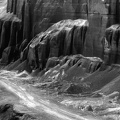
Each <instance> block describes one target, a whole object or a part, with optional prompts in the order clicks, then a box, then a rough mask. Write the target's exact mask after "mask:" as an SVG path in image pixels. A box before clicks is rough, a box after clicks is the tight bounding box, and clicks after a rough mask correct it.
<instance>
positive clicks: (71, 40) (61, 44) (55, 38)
mask: <svg viewBox="0 0 120 120" xmlns="http://www.w3.org/2000/svg"><path fill="white" fill-rule="evenodd" d="M88 25H89V23H88V21H87V20H82V19H78V20H74V21H73V20H63V21H60V22H58V23H56V24H54V25H53V26H51V27H50V28H49V29H48V30H46V31H45V32H42V33H40V34H38V35H37V36H36V37H35V38H34V39H33V40H32V41H31V42H30V44H29V46H28V49H29V50H28V55H27V59H28V62H29V65H30V66H31V67H32V69H36V68H37V67H39V68H40V69H43V68H44V67H45V65H46V62H47V60H48V58H51V57H60V56H65V55H72V54H82V53H83V51H84V43H85V36H86V31H87V28H88Z"/></svg>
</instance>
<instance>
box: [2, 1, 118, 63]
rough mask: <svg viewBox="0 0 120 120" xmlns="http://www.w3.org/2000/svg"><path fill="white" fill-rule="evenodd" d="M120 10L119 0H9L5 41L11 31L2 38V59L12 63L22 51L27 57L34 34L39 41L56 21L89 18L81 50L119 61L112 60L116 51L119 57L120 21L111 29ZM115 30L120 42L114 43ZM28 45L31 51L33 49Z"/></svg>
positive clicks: (83, 52)
mask: <svg viewBox="0 0 120 120" xmlns="http://www.w3.org/2000/svg"><path fill="white" fill-rule="evenodd" d="M119 11H120V1H119V0H8V2H7V13H6V14H5V15H3V16H2V17H1V19H0V20H1V34H0V35H1V40H0V41H4V38H5V37H6V35H9V36H8V38H7V37H6V38H5V39H7V42H5V43H4V42H1V43H2V47H1V53H0V57H1V63H3V64H4V63H5V64H8V63H10V62H11V61H16V60H17V59H18V58H19V57H20V56H21V55H22V57H23V56H24V55H23V54H24V52H23V51H26V50H24V49H25V48H26V46H27V45H28V46H29V44H28V43H29V42H30V41H31V39H32V38H33V37H35V36H36V37H35V38H37V39H38V41H39V33H41V32H45V31H46V30H47V29H48V28H49V27H50V26H52V25H53V24H54V23H56V22H58V21H60V20H66V19H73V20H75V19H86V20H88V22H89V27H88V28H87V32H85V34H84V35H85V36H84V46H80V48H79V47H78V49H79V50H78V51H80V49H83V48H84V49H83V50H82V54H83V55H84V56H89V57H93V56H96V57H100V58H102V59H104V60H105V61H107V62H108V63H119V60H114V59H111V60H110V58H111V56H112V54H114V53H115V56H118V57H116V58H117V59H119V54H118V53H119V52H118V51H119V45H118V43H119V29H118V28H119V25H118V27H117V28H116V29H114V28H112V29H107V28H109V27H110V26H111V25H113V24H117V23H119V22H120V17H119V16H120V13H119ZM13 18H14V19H13ZM6 19H7V22H6ZM11 21H12V22H11ZM5 22H6V23H5ZM11 23H12V24H11ZM4 24H8V25H4ZM5 26H6V27H5ZM11 26H12V27H11ZM106 29H107V30H106ZM109 30H110V31H112V33H111V32H109ZM11 31H12V32H11ZM81 31H82V30H81ZM115 31H118V32H117V33H118V34H117V38H116V40H117V42H116V43H115V44H116V45H113V44H114V41H115V39H114V36H115V35H116V34H114V33H116V32H115ZM109 35H111V37H112V38H111V39H109V37H108V36H109ZM76 36H77V33H76ZM35 38H34V39H32V41H33V40H35ZM75 39H78V38H75ZM79 40H81V39H78V43H79V42H80V41H79ZM32 41H31V42H32ZM111 41H113V42H111ZM33 43H34V42H33ZM112 48H113V49H112ZM28 49H29V47H28ZM28 49H27V54H28V51H29V50H30V49H29V50H28ZM116 51H117V52H116ZM18 53H19V54H18ZM21 53H22V54H21ZM15 56H16V57H15ZM113 56H114V55H113ZM23 58H24V57H23ZM24 59H26V57H25V58H24Z"/></svg>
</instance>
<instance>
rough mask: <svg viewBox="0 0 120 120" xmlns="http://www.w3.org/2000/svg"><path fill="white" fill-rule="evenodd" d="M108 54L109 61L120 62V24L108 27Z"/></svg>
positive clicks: (106, 38)
mask: <svg viewBox="0 0 120 120" xmlns="http://www.w3.org/2000/svg"><path fill="white" fill-rule="evenodd" d="M105 40H106V48H105V50H107V49H108V50H109V51H105V52H106V55H108V63H120V60H119V59H120V54H119V53H120V45H119V44H120V43H119V42H120V41H119V40H120V25H117V24H116V25H112V26H111V27H109V28H108V29H106V34H105Z"/></svg>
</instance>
